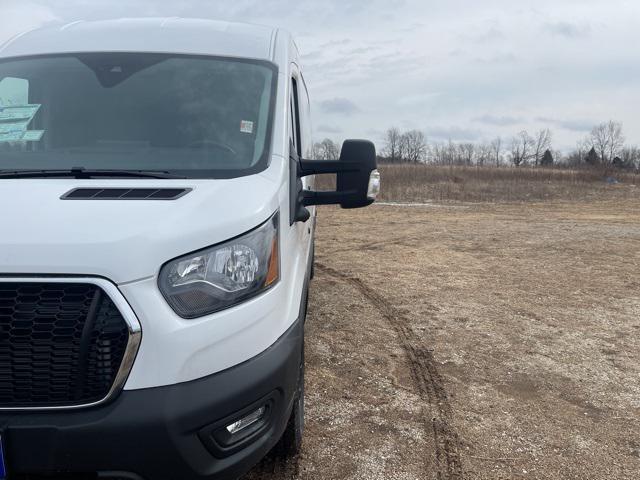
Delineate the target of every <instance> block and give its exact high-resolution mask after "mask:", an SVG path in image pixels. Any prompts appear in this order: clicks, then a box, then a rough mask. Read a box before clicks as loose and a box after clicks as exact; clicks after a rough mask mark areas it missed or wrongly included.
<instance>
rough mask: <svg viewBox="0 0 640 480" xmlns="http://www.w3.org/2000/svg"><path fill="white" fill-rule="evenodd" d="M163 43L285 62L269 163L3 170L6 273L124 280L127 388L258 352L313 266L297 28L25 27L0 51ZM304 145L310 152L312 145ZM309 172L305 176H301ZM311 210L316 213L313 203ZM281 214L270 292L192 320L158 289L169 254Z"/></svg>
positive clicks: (286, 317)
mask: <svg viewBox="0 0 640 480" xmlns="http://www.w3.org/2000/svg"><path fill="white" fill-rule="evenodd" d="M105 51H127V52H152V53H153V52H156V53H157V52H162V53H181V54H191V55H211V56H229V57H240V58H252V59H261V60H267V61H270V62H272V63H274V64H275V65H276V66H277V67H278V88H277V94H276V95H277V96H276V108H275V118H274V124H273V131H272V139H271V162H270V166H269V167H268V168H267V169H266V170H265V171H263V172H261V173H259V174H256V175H250V176H245V177H240V178H235V179H229V180H199V179H198V180H194V179H188V180H151V179H143V180H140V179H135V180H128V179H127V180H122V179H118V180H113V179H92V180H74V179H60V180H56V179H31V180H27V179H20V180H0V182H1V183H0V186H1V187H2V188H0V201H1V202H2V204H3V205H5V206H7V205H11V208H7V209H5V210H4V211H3V219H2V225H3V228H2V230H3V234H2V235H1V236H0V266H1V267H0V270H1V271H0V273H1V274H3V275H5V276H8V277H9V278H18V277H20V276H24V275H29V276H31V275H33V276H37V275H57V276H60V277H65V278H66V277H69V278H70V277H73V276H76V275H81V276H84V277H87V276H88V277H96V278H102V279H105V280H107V281H109V282H111V283H112V284H114V285H115V286H117V288H118V289H119V290H120V292H121V293H122V294H123V296H124V298H125V299H126V300H127V302H128V303H129V305H130V306H131V308H132V310H133V312H134V313H135V315H136V317H137V318H138V320H139V322H140V324H141V328H142V341H141V344H140V348H139V351H138V354H137V357H136V360H135V363H134V365H133V368H132V370H131V373H130V375H129V378H128V380H127V383H126V385H125V389H126V390H136V389H145V388H152V387H160V386H166V385H173V384H178V383H182V382H187V381H191V380H196V379H198V378H202V377H205V376H208V375H212V374H215V373H218V372H221V371H223V370H226V369H228V368H230V367H233V366H235V365H238V364H240V363H243V362H245V361H247V360H250V359H252V358H253V357H256V356H257V355H259V354H260V353H262V352H264V351H265V350H266V349H268V348H269V347H270V346H271V345H273V344H274V343H275V342H276V341H277V340H278V339H279V338H280V337H282V335H283V334H284V333H285V332H287V330H288V329H289V328H290V327H291V326H292V325H293V324H294V323H295V322H296V320H297V319H298V318H299V315H300V306H301V302H302V301H303V298H302V296H303V292H304V288H305V282H306V281H307V279H308V276H309V269H308V266H309V261H310V257H311V253H312V242H313V235H314V221H313V219H312V220H309V221H308V222H306V223H300V222H298V223H294V224H293V225H290V222H289V219H290V212H289V197H290V186H289V165H290V164H289V161H290V160H289V142H290V140H289V138H290V132H289V117H290V115H291V111H290V99H291V95H292V77H294V76H295V77H297V82H298V85H299V89H301V88H305V91H304V95H301V98H304V99H305V100H303V101H306V102H307V103H308V97H307V93H306V87H305V86H304V81H303V79H302V76H301V75H302V73H301V72H300V70H299V66H298V65H299V58H298V51H297V48H296V47H295V44H294V43H293V40H292V39H291V36H290V35H289V34H288V33H286V32H284V31H281V30H273V29H271V28H267V27H261V26H253V25H241V24H230V23H226V22H216V21H208V20H184V19H143V20H116V21H103V22H79V23H74V24H69V25H65V26H53V27H48V28H45V29H42V30H38V31H34V32H27V33H25V34H23V35H21V36H19V37H17V38H15V39H13V40H12V41H9V42H8V43H7V44H5V45H4V46H3V47H0V59H2V58H13V57H19V56H30V55H43V54H56V53H78V52H105ZM301 115H302V116H304V117H305V118H303V119H301V120H303V122H304V123H305V125H307V128H305V136H306V137H307V138H306V139H305V142H303V146H305V147H306V148H305V150H307V149H308V147H309V146H310V144H311V138H310V118H309V115H310V114H309V108H308V104H307V105H306V106H305V108H301ZM306 153H307V152H306V151H305V152H303V154H306ZM305 182H306V180H305ZM80 187H103V188H108V187H112V188H119V187H127V188H132V187H143V188H149V187H151V188H157V187H167V188H191V189H193V191H192V192H190V193H189V194H187V195H185V196H184V197H182V198H180V199H178V200H175V201H151V200H136V201H133V200H132V201H124V200H113V201H111V200H102V201H92V200H86V201H76V200H73V201H71V200H61V199H60V197H61V196H62V195H64V194H65V193H67V192H68V191H70V190H72V189H75V188H80ZM311 210H313V213H314V214H315V209H311ZM276 212H279V214H280V281H279V283H278V284H277V285H276V286H275V287H274V288H272V289H271V290H269V291H267V292H266V293H264V294H262V295H260V296H258V297H255V298H253V299H251V300H249V301H247V302H245V303H242V304H240V305H238V306H235V307H233V308H230V309H227V310H224V311H221V312H218V313H215V314H212V315H208V316H206V317H202V318H198V319H194V320H185V319H183V318H180V317H179V316H178V315H176V313H175V312H174V311H173V310H172V309H171V307H170V306H169V304H168V303H167V302H166V301H165V299H164V298H163V296H162V294H161V292H160V290H159V288H158V274H159V272H160V269H161V267H162V266H163V265H164V264H165V263H166V262H168V261H170V260H173V259H175V258H177V257H181V256H183V255H186V254H189V253H191V252H194V251H197V250H200V249H203V248H207V247H210V246H213V245H216V244H219V243H222V242H225V241H227V240H229V239H232V238H234V237H237V236H239V235H242V234H244V233H246V232H248V231H250V230H252V229H254V228H255V227H257V226H258V225H260V224H262V223H263V222H265V221H266V220H267V219H268V218H270V217H271V216H272V215H273V214H274V213H276Z"/></svg>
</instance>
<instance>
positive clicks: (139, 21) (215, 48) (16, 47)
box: [0, 17, 278, 61]
mask: <svg viewBox="0 0 640 480" xmlns="http://www.w3.org/2000/svg"><path fill="white" fill-rule="evenodd" d="M277 33H278V30H277V29H274V28H272V27H267V26H262V25H251V24H245V23H232V22H225V21H218V20H205V19H186V18H177V17H176V18H135V19H134V18H123V19H118V20H100V21H77V22H72V23H67V24H58V25H50V26H46V27H43V28H39V29H36V30H30V31H26V32H24V33H22V34H20V35H17V36H15V37H13V38H12V39H11V40H9V41H8V42H6V43H5V44H3V45H0V58H9V57H21V56H29V55H45V54H57V53H82V52H150V53H176V54H191V55H213V56H223V57H239V58H252V59H259V60H269V61H275V60H276V52H275V44H276V36H277Z"/></svg>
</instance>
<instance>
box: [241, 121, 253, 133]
mask: <svg viewBox="0 0 640 480" xmlns="http://www.w3.org/2000/svg"><path fill="white" fill-rule="evenodd" d="M240 131H241V132H242V133H253V122H250V121H248V120H242V121H241V122H240Z"/></svg>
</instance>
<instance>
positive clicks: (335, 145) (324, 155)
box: [312, 138, 340, 160]
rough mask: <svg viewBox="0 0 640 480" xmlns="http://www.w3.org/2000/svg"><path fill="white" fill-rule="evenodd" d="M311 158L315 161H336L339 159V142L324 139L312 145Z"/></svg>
mask: <svg viewBox="0 0 640 480" xmlns="http://www.w3.org/2000/svg"><path fill="white" fill-rule="evenodd" d="M312 154H313V158H314V159H316V160H338V159H339V158H340V142H334V141H333V140H331V139H330V138H325V139H324V140H322V142H316V143H314V144H313V150H312Z"/></svg>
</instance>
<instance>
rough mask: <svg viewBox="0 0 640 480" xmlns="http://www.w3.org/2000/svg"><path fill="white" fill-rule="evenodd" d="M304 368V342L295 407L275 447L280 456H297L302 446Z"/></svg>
mask: <svg viewBox="0 0 640 480" xmlns="http://www.w3.org/2000/svg"><path fill="white" fill-rule="evenodd" d="M304 370H305V368H304V343H303V345H302V359H301V363H300V374H299V376H298V390H297V392H296V397H295V399H294V401H293V408H292V409H291V416H290V417H289V421H288V422H287V428H286V429H285V431H284V433H283V434H282V438H280V441H279V442H278V444H277V445H276V448H275V450H276V452H277V454H278V455H279V456H280V457H288V458H291V457H295V456H296V455H298V454H299V453H300V450H301V447H302V435H303V433H304Z"/></svg>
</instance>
